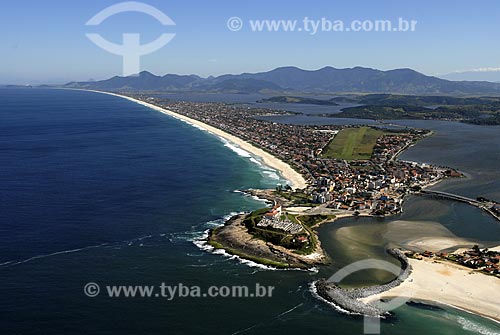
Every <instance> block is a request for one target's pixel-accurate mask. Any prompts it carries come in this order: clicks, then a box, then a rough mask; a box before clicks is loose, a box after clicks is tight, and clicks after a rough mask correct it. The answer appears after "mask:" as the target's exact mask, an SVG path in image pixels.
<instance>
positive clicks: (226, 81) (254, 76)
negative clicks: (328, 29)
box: [65, 67, 500, 95]
mask: <svg viewBox="0 0 500 335" xmlns="http://www.w3.org/2000/svg"><path fill="white" fill-rule="evenodd" d="M65 87H77V88H89V89H102V90H136V91H137V90H142V91H144V90H164V91H201V92H241V93H255V92H274V93H293V92H308V93H395V94H410V95H436V94H440V95H485V94H491V95H500V83H492V82H486V81H449V80H445V79H440V78H436V77H431V76H426V75H424V74H422V73H419V72H417V71H414V70H411V69H396V70H389V71H381V70H376V69H370V68H363V67H355V68H347V69H336V68H333V67H324V68H322V69H319V70H314V71H309V70H302V69H299V68H297V67H280V68H277V69H274V70H271V71H267V72H259V73H242V74H238V75H232V74H227V75H221V76H218V77H209V78H202V77H199V76H196V75H176V74H167V75H165V76H156V75H154V74H151V73H149V72H147V71H143V72H141V73H140V74H139V75H137V76H129V77H118V76H117V77H113V78H110V79H107V80H101V81H88V82H72V83H68V84H66V85H65Z"/></svg>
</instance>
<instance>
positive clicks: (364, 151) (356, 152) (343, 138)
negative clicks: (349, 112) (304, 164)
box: [323, 127, 384, 160]
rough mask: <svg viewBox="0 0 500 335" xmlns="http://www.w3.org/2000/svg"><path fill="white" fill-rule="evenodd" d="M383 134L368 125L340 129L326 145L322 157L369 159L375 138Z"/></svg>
mask: <svg viewBox="0 0 500 335" xmlns="http://www.w3.org/2000/svg"><path fill="white" fill-rule="evenodd" d="M383 134H384V132H383V131H381V130H376V129H373V128H369V127H361V128H347V129H343V130H341V131H340V132H339V133H338V134H337V135H336V136H335V138H334V139H333V140H331V141H330V143H328V145H327V146H326V148H325V150H324V152H323V157H324V158H336V159H345V160H363V159H370V157H371V156H372V152H373V147H374V146H375V144H376V143H377V139H378V138H379V137H380V136H382V135H383Z"/></svg>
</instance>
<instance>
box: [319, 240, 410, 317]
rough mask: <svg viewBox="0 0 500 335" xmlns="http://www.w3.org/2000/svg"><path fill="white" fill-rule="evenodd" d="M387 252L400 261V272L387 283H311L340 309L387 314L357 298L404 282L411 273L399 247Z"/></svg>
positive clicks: (375, 315)
mask: <svg viewBox="0 0 500 335" xmlns="http://www.w3.org/2000/svg"><path fill="white" fill-rule="evenodd" d="M387 252H388V253H389V254H390V255H392V256H393V257H395V258H396V259H397V260H399V261H400V262H401V272H400V273H399V275H398V276H397V277H396V278H395V279H393V280H391V281H390V282H388V283H385V284H382V285H376V286H369V287H363V288H355V289H344V288H341V287H339V286H338V285H336V284H335V283H332V282H329V281H327V280H325V279H320V280H318V281H316V282H315V283H313V285H314V286H315V288H316V293H317V294H318V296H320V297H321V298H322V299H324V300H326V301H328V302H330V303H333V304H334V305H336V306H339V307H340V308H341V309H343V310H346V311H348V312H350V313H354V314H362V315H366V316H371V317H380V316H388V315H390V313H388V312H387V311H385V310H383V309H381V308H380V307H377V306H375V305H373V304H366V303H364V302H362V301H359V300H358V299H361V298H366V297H369V296H372V295H375V294H380V293H382V292H385V291H388V290H390V289H392V288H394V287H396V286H399V285H400V284H401V283H402V282H404V281H405V280H406V279H407V278H408V276H409V275H410V273H411V266H410V264H409V263H408V259H407V258H406V256H405V255H404V253H403V252H402V251H401V250H399V249H389V250H387Z"/></svg>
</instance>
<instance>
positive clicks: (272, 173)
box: [262, 170, 281, 180]
mask: <svg viewBox="0 0 500 335" xmlns="http://www.w3.org/2000/svg"><path fill="white" fill-rule="evenodd" d="M262 173H263V174H265V175H266V176H268V177H269V178H271V179H275V180H280V179H281V178H280V176H279V175H278V174H277V173H276V172H275V171H270V170H264V171H262Z"/></svg>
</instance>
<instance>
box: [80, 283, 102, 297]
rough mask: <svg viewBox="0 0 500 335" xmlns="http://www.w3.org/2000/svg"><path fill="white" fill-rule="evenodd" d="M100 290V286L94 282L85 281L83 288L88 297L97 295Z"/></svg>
mask: <svg viewBox="0 0 500 335" xmlns="http://www.w3.org/2000/svg"><path fill="white" fill-rule="evenodd" d="M100 291H101V288H100V287H99V285H97V284H96V283H87V285H85V287H84V288H83V292H85V295H86V296H87V297H90V298H94V297H97V296H98V295H99V292H100Z"/></svg>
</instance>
